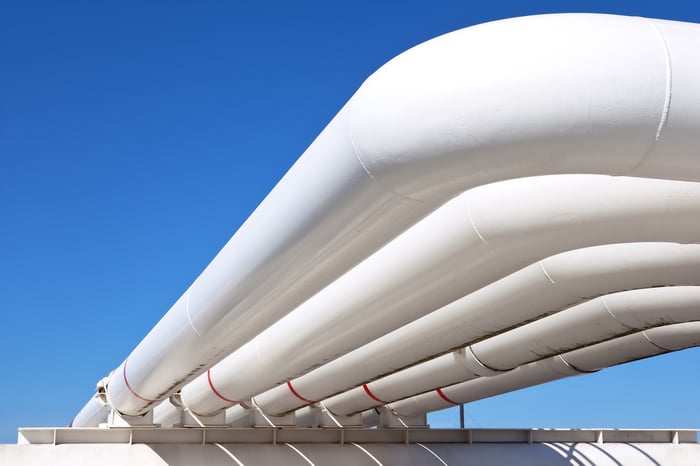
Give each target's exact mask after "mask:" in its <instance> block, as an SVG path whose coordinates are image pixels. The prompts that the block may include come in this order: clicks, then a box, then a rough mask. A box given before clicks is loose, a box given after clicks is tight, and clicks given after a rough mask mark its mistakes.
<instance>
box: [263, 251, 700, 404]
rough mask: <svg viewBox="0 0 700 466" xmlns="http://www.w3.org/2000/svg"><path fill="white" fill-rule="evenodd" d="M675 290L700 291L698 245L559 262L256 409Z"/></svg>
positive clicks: (404, 331) (342, 362)
mask: <svg viewBox="0 0 700 466" xmlns="http://www.w3.org/2000/svg"><path fill="white" fill-rule="evenodd" d="M670 285H700V245H697V244H685V245H681V244H676V243H630V244H613V245H605V246H596V247H591V248H584V249H577V250H574V251H569V252H565V253H562V254H558V255H556V256H552V257H548V258H546V259H544V260H542V261H539V262H537V263H535V264H532V265H530V266H528V267H525V268H524V269H522V270H519V271H517V272H515V273H513V274H511V275H509V276H507V277H504V278H502V279H501V280H498V281H496V282H494V283H491V284H490V285H487V286H485V287H484V288H481V289H479V290H477V291H475V292H474V293H471V294H468V295H467V296H465V297H463V298H460V299H458V300H457V301H454V302H452V303H450V304H448V305H447V306H444V307H442V308H441V309H438V310H437V311H434V312H432V313H430V314H428V315H426V316H424V317H422V318H420V319H418V320H415V321H413V322H411V323H409V324H407V325H405V326H403V327H401V328H399V329H397V330H395V331H393V332H391V333H389V334H387V335H384V336H382V337H380V338H378V339H376V340H374V341H372V342H371V343H368V344H367V345H364V346H362V347H360V348H358V349H356V350H354V351H352V352H350V353H347V354H345V355H343V356H341V357H339V358H337V359H335V360H333V361H331V362H329V363H327V364H324V365H323V366H321V367H318V368H316V369H314V370H313V371H311V372H309V373H307V374H304V375H303V376H301V377H298V378H296V379H294V380H292V381H290V382H289V383H288V384H284V385H279V386H277V387H275V388H273V389H271V390H268V391H267V392H265V393H262V394H261V395H258V396H255V397H254V400H255V404H256V406H258V407H259V408H260V409H262V410H263V411H264V412H266V413H269V414H273V415H281V414H283V413H286V412H289V411H292V410H295V409H297V408H300V407H301V406H304V405H306V404H308V401H304V400H311V401H314V400H323V399H325V398H328V397H330V396H333V395H335V394H337V393H341V392H343V391H345V390H349V389H351V388H353V387H356V386H359V385H361V384H363V383H365V382H368V381H370V380H374V379H377V378H379V377H381V376H384V375H387V374H389V373H391V372H395V371H397V370H399V369H401V368H404V367H406V366H409V365H411V364H414V363H415V362H416V361H421V360H425V359H428V358H431V357H435V356H437V355H440V354H442V353H445V352H448V351H450V350H453V349H455V348H458V347H462V346H465V345H469V344H472V343H474V342H476V341H477V340H480V339H483V338H487V337H489V336H493V335H495V334H497V333H500V332H503V331H505V330H507V329H509V328H511V327H515V326H517V325H522V324H524V323H526V322H529V321H532V320H535V319H539V318H542V317H544V316H545V315H548V314H552V313H554V312H558V311H559V310H562V309H566V308H568V307H571V306H573V305H575V304H578V303H580V302H582V301H585V300H589V299H592V298H595V297H596V296H601V295H605V294H610V293H615V292H619V291H625V290H630V289H639V288H650V287H655V286H670ZM292 389H293V391H292Z"/></svg>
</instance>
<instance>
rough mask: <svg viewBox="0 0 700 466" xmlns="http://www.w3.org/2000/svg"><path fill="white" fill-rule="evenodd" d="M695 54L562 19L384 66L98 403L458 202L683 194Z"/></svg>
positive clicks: (163, 388) (160, 389)
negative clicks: (533, 182) (531, 179)
mask: <svg viewBox="0 0 700 466" xmlns="http://www.w3.org/2000/svg"><path fill="white" fill-rule="evenodd" d="M699 45H700V27H698V26H697V25H690V24H686V23H676V22H669V21H656V20H647V19H642V18H629V17H619V16H606V15H591V14H572V15H549V16H538V17H527V18H519V19H512V20H505V21H498V22H494V23H489V24H485V25H481V26H476V27H472V28H467V29H464V30H461V31H457V32H455V33H452V34H448V35H445V36H442V37H439V38H437V39H434V40H432V41H429V42H427V43H425V44H422V45H420V46H418V47H415V48H413V49H411V50H409V51H408V52H405V53H404V54H402V55H400V56H399V57H397V58H395V59H394V60H392V61H391V62H389V63H388V64H387V65H385V66H384V67H382V68H381V69H380V70H379V71H377V72H376V73H375V74H373V75H372V76H371V77H370V78H368V80H367V81H366V82H365V83H364V84H363V85H362V86H361V87H360V89H359V90H358V91H357V93H356V94H355V95H354V96H353V97H352V98H351V100H350V101H349V102H348V104H346V105H345V107H344V108H343V109H342V110H341V111H340V112H339V114H338V115H337V116H336V117H335V118H334V119H333V120H332V121H331V123H330V124H329V126H328V127H327V128H326V129H325V130H324V131H323V132H322V133H321V134H320V135H319V137H318V138H317V139H316V141H314V143H313V144H312V145H311V146H310V147H309V149H307V151H306V152H305V153H304V154H303V155H302V157H301V158H300V159H299V161H298V162H297V163H296V164H295V165H294V166H293V167H292V169H291V170H290V171H289V173H288V174H287V175H285V177H284V178H283V179H282V180H281V181H280V183H279V184H278V185H277V186H276V187H275V189H274V190H273V191H272V192H271V193H270V194H269V195H268V197H267V198H266V199H265V200H264V201H263V202H262V203H261V205H260V206H259V207H258V208H257V209H256V211H255V212H254V213H253V214H252V215H251V217H250V218H249V219H248V220H247V221H246V222H245V224H244V225H243V226H242V227H241V228H240V229H239V231H238V232H237V233H236V234H235V235H234V236H233V238H231V240H230V241H229V242H228V244H227V245H226V246H224V248H223V249H222V251H221V252H220V253H219V254H218V255H217V256H216V257H215V258H214V259H213V260H212V262H211V263H210V264H209V266H208V267H207V268H206V269H205V270H204V272H202V274H201V275H200V276H199V277H198V278H197V279H196V280H195V281H194V283H193V284H192V285H191V286H190V288H189V289H188V290H187V291H186V292H185V294H184V295H183V296H182V297H181V298H180V299H179V300H178V301H177V302H176V303H175V304H174V306H173V307H172V308H171V310H170V311H168V313H166V314H165V316H164V317H163V318H162V319H161V321H160V322H159V323H158V324H156V326H155V327H154V328H153V329H152V331H151V332H150V333H149V334H148V335H147V336H146V337H145V338H144V339H143V340H142V341H141V343H139V345H138V346H137V347H136V348H135V349H134V350H133V351H132V353H131V354H130V355H129V356H128V357H127V359H126V360H125V361H124V362H123V363H122V364H121V366H120V367H119V368H117V370H116V371H115V372H114V374H113V375H112V377H111V378H110V381H109V386H108V389H107V398H108V401H109V402H110V404H111V405H112V406H113V407H114V409H115V410H117V411H118V412H120V413H122V414H127V415H141V414H144V413H146V412H148V411H149V410H150V409H152V408H153V406H154V405H155V404H157V403H158V402H159V401H161V400H163V399H165V398H166V397H168V396H169V395H170V394H172V393H173V392H175V391H176V390H177V389H178V388H179V387H181V386H182V385H184V384H185V383H186V382H188V381H189V380H192V379H194V378H195V377H196V376H197V375H198V374H200V373H202V372H203V371H205V370H206V369H207V368H208V367H210V366H212V365H213V364H215V363H216V362H218V361H219V360H221V359H222V358H223V357H225V356H226V355H227V354H228V353H230V352H231V351H232V350H234V349H236V348H238V347H240V346H241V345H242V344H244V343H245V342H246V341H247V340H249V339H250V338H251V337H252V336H254V335H256V334H257V333H259V332H260V331H261V330H263V329H264V328H265V327H267V326H269V325H270V324H272V323H273V322H275V321H276V320H278V319H279V318H281V317H282V316H283V315H284V314H285V313H287V312H289V311H290V310H292V309H294V308H295V307H296V306H297V305H299V304H301V303H302V302H303V301H305V300H306V299H308V298H309V297H311V296H313V295H314V294H315V293H317V292H318V291H319V290H321V289H322V288H323V287H325V286H326V285H328V284H329V283H331V282H332V281H333V280H335V279H336V278H337V277H338V276H339V275H341V274H342V273H343V272H345V271H347V270H349V269H350V268H351V267H352V266H353V265H355V264H356V263H357V262H359V261H360V260H362V258H364V257H366V256H368V255H369V254H371V253H372V252H373V251H375V250H377V249H378V248H379V247H381V246H382V245H383V244H386V243H387V242H388V241H389V240H390V239H391V238H393V237H395V236H396V235H397V234H398V233H400V232H401V231H402V230H404V229H406V228H407V227H408V226H409V225H411V224H412V223H414V222H415V221H416V220H417V219H419V218H422V217H424V216H425V215H427V214H428V213H429V212H430V211H432V210H434V209H435V208H436V207H437V206H438V205H440V204H442V203H444V202H445V201H447V200H448V199H450V198H451V197H453V196H455V195H456V194H458V193H460V192H463V191H465V190H467V189H469V188H472V187H474V186H478V185H482V184H486V183H490V182H494V181H498V180H504V179H510V178H517V177H523V176H532V175H541V174H553V173H606V174H622V175H635V176H646V177H652V178H654V177H655V178H669V179H683V180H700V164H698V163H697V157H696V153H695V151H696V148H697V147H698V145H699V144H700V91H699V86H698V84H697V83H698V82H700V65H698V62H697V55H696V54H697V50H698V48H699ZM671 97H673V98H671Z"/></svg>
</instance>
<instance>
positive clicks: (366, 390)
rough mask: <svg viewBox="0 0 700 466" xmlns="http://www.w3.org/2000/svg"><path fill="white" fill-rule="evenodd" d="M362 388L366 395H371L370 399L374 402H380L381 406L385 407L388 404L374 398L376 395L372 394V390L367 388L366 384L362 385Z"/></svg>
mask: <svg viewBox="0 0 700 466" xmlns="http://www.w3.org/2000/svg"><path fill="white" fill-rule="evenodd" d="M362 388H364V389H365V393H366V394H367V395H369V397H370V398H372V399H373V400H374V401H378V402H379V403H381V404H383V405H385V404H387V403H388V401H384V400H380V399H379V398H377V397H376V396H374V393H372V392H371V391H370V389H369V387H368V386H367V384H366V383H364V384H362Z"/></svg>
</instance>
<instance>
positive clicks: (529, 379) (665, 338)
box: [389, 322, 700, 417]
mask: <svg viewBox="0 0 700 466" xmlns="http://www.w3.org/2000/svg"><path fill="white" fill-rule="evenodd" d="M699 345H700V322H684V323H679V324H671V325H664V326H662V327H655V328H651V329H649V330H644V331H642V332H639V333H634V334H631V335H626V336H623V337H620V338H615V339H613V340H608V341H605V342H602V343H598V344H595V345H592V346H587V347H585V348H581V349H578V350H574V351H571V352H569V353H565V354H562V355H559V356H554V357H551V358H547V359H543V360H539V361H535V362H532V363H529V364H524V365H522V366H519V367H517V368H516V369H513V370H511V371H508V372H506V373H504V374H502V375H497V376H494V377H480V378H478V379H474V380H469V381H467V382H462V383H459V384H456V385H451V386H449V387H444V388H441V389H440V391H439V392H438V391H431V392H427V393H423V394H421V395H417V396H414V397H411V398H406V399H404V400H401V401H397V402H395V403H391V404H390V405H389V408H390V409H391V410H392V411H394V412H395V413H396V414H398V415H399V416H402V417H414V416H419V415H422V414H425V413H429V412H432V411H437V410H440V409H445V408H449V407H452V406H454V405H456V404H462V403H470V402H472V401H476V400H481V399H484V398H489V397H492V396H496V395H500V394H503V393H508V392H511V391H515V390H520V389H522V388H527V387H532V386H534V385H539V384H543V383H546V382H551V381H553V380H558V379H561V378H564V377H569V376H571V375H577V374H585V373H590V372H593V371H597V370H600V369H604V368H606V367H612V366H615V365H618V364H623V363H626V362H630V361H636V360H638V359H643V358H648V357H651V356H656V355H659V354H663V353H667V352H669V351H678V350H682V349H686V348H692V347H695V346H699Z"/></svg>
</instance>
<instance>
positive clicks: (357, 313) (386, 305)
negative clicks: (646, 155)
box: [181, 175, 700, 415]
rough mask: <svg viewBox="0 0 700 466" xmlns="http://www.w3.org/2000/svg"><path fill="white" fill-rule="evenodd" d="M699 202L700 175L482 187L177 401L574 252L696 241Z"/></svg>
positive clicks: (350, 345) (219, 389)
mask: <svg viewBox="0 0 700 466" xmlns="http://www.w3.org/2000/svg"><path fill="white" fill-rule="evenodd" d="M494 206H498V208H494ZM699 210H700V183H688V182H679V181H664V180H650V179H642V178H625V177H609V176H595V175H559V176H549V177H534V178H523V179H518V180H510V181H505V182H501V183H494V184H491V185H487V186H483V187H479V188H475V189H473V190H470V191H468V192H466V193H465V194H463V195H461V196H459V197H457V198H455V199H453V200H452V201H450V202H448V203H447V204H445V205H444V206H443V207H441V208H440V209H438V210H437V211H436V212H435V213H434V214H432V215H430V216H429V217H427V218H426V219H424V220H422V221H421V222H419V223H418V224H416V225H415V226H414V227H412V228H411V229H409V230H408V231H406V232H405V233H404V234H402V235H401V236H399V237H398V238H397V239H396V240H394V241H392V242H391V243H390V244H388V245H387V246H386V247H384V248H382V249H381V250H380V251H378V252H377V253H376V254H374V255H372V256H370V257H369V258H368V259H366V260H365V261H364V262H362V263H361V264H359V265H358V266H357V267H355V268H354V269H352V270H351V271H350V272H348V273H347V274H345V275H344V276H343V277H341V278H340V279H338V280H337V281H336V282H334V283H333V284H331V285H330V286H328V287H327V288H325V289H324V290H322V291H321V292H319V293H318V294H316V295H315V296H314V297H312V298H311V299H309V300H308V301H307V302H305V303H304V304H303V305H302V306H300V307H299V308H297V309H296V310H294V311H293V312H292V313H290V314H289V315H287V316H285V317H284V318H283V319H281V320H280V321H278V322H276V323H275V324H274V325H272V326H271V327H270V328H268V329H266V330H265V331H264V332H262V333H261V334H259V335H258V336H257V337H256V338H255V339H254V340H252V341H251V342H249V343H247V344H246V345H244V346H243V347H242V348H240V349H239V350H237V351H235V352H234V353H232V354H231V355H230V356H228V357H227V358H226V359H225V360H224V361H222V362H221V363H219V364H217V365H216V366H214V367H212V368H211V369H210V370H209V371H208V372H207V373H206V374H204V375H202V376H200V377H199V378H198V379H196V380H195V381H193V382H192V383H190V384H188V385H187V386H185V387H184V388H183V389H182V393H181V394H182V401H183V403H184V405H185V406H187V407H188V408H189V409H190V410H191V411H192V412H194V413H197V414H200V415H209V414H213V413H216V412H218V411H220V410H221V409H224V408H226V407H228V406H231V405H232V404H233V403H235V401H236V400H246V399H249V398H250V397H252V396H255V395H257V394H260V393H262V392H263V391H266V390H269V389H271V388H273V387H275V386H276V385H278V384H279V383H280V382H284V381H286V380H290V379H293V378H295V377H298V376H299V375H301V374H303V373H305V372H307V371H309V370H311V369H313V368H314V367H317V366H319V365H321V364H323V363H325V362H328V361H330V360H332V359H334V358H336V357H338V356H340V355H342V354H344V353H347V352H349V351H351V350H354V349H355V348H358V347H360V346H362V345H364V344H367V343H369V342H370V341H372V340H374V339H375V338H378V337H380V336H382V335H384V334H385V333H387V332H389V331H392V330H394V329H396V328H399V327H401V326H402V325H405V324H407V323H409V322H411V321H413V320H415V319H417V318H419V317H421V316H423V315H426V314H428V313H429V312H432V311H433V310H435V309H438V308H440V307H442V306H444V305H447V304H449V303H450V302H452V301H454V300H456V299H459V298H461V297H463V296H465V295H466V294H468V293H470V292H473V291H475V290H477V289H479V288H481V287H483V286H485V285H487V284H489V283H491V282H493V281H494V280H497V279H499V278H502V277H503V276H505V275H508V274H509V273H512V272H514V271H516V270H518V269H520V268H522V267H524V266H527V265H529V264H532V263H533V262H535V261H537V260H540V259H542V258H545V257H548V256H550V255H553V254H557V253H560V252H563V251H566V250H569V249H576V248H581V247H586V246H591V245H598V244H606V243H614V242H624V241H667V240H668V241H677V242H697V241H700V236H699V235H700V216H698V215H697V212H698V211H699ZM475 270H478V273H474V271H475ZM301 396H302V397H303V395H301ZM304 398H305V397H304Z"/></svg>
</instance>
